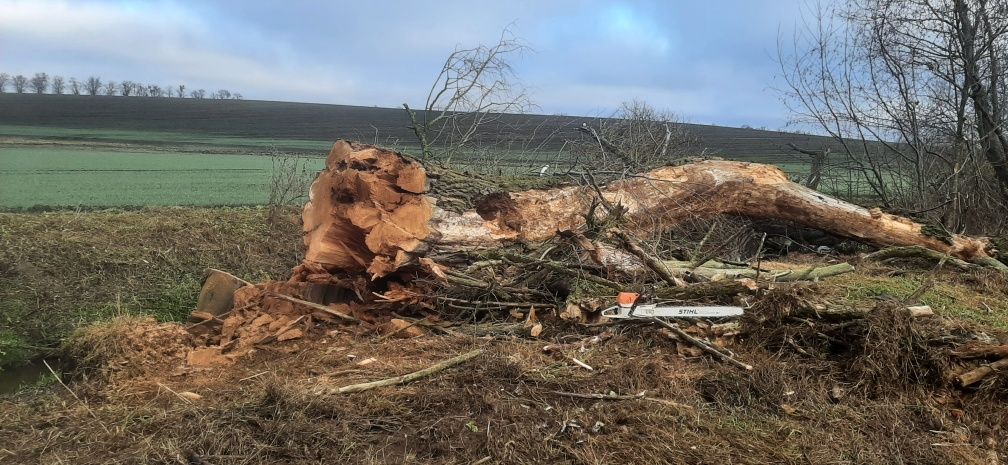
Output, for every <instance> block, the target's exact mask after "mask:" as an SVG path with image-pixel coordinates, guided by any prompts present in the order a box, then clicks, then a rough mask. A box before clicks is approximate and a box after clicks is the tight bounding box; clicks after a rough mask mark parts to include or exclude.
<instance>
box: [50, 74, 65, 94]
mask: <svg viewBox="0 0 1008 465" xmlns="http://www.w3.org/2000/svg"><path fill="white" fill-rule="evenodd" d="M64 90H66V84H65V83H64V82H63V76H53V78H52V93H54V94H56V95H63V91H64Z"/></svg>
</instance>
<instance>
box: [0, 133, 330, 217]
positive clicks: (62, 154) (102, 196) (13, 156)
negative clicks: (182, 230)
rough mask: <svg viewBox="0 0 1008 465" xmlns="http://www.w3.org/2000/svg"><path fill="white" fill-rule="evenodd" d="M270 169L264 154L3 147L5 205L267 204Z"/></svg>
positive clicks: (0, 202) (316, 165)
mask: <svg viewBox="0 0 1008 465" xmlns="http://www.w3.org/2000/svg"><path fill="white" fill-rule="evenodd" d="M324 163H325V161H324V160H323V159H321V158H317V159H311V160H310V166H309V168H310V169H311V170H313V171H317V170H319V169H321V168H322V166H323V165H324ZM271 172H272V160H271V158H270V157H267V156H259V155H222V154H190V153H166V152H140V151H105V150H88V149H83V148H82V149H64V148H51V147H16V148H0V208H7V209H17V208H29V207H34V206H48V207H102V206H167V205H261V204H264V203H266V202H267V200H268V197H269V183H270V176H271Z"/></svg>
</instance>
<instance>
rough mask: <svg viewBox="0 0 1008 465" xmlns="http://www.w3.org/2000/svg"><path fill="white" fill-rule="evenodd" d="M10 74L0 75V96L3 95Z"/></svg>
mask: <svg viewBox="0 0 1008 465" xmlns="http://www.w3.org/2000/svg"><path fill="white" fill-rule="evenodd" d="M10 78H11V77H10V74H7V73H0V94H2V93H4V91H5V90H6V87H7V83H8V82H9V81H10Z"/></svg>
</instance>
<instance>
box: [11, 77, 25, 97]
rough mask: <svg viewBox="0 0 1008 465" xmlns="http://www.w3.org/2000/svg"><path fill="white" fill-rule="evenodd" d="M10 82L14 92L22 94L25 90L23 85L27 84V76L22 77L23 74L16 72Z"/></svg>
mask: <svg viewBox="0 0 1008 465" xmlns="http://www.w3.org/2000/svg"><path fill="white" fill-rule="evenodd" d="M12 82H13V83H14V92H17V93H19V94H23V93H24V91H25V87H27V86H28V78H26V77H24V75H23V74H18V75H17V76H14V78H13V79H12Z"/></svg>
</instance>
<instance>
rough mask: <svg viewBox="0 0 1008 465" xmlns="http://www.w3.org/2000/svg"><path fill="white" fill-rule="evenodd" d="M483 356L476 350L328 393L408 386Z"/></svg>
mask: <svg viewBox="0 0 1008 465" xmlns="http://www.w3.org/2000/svg"><path fill="white" fill-rule="evenodd" d="M482 354H483V349H476V350H473V351H471V352H467V353H465V354H462V355H459V356H458V357H455V358H450V359H448V360H445V361H443V362H439V363H437V364H434V365H431V366H429V367H427V368H424V369H423V370H419V371H414V372H412V373H409V374H405V375H401V376H394V377H392V378H385V379H382V380H378V381H371V382H367V383H360V384H351V385H349V386H343V387H341V388H336V389H330V390H328V391H326V392H327V393H329V394H344V393H347V392H361V391H367V390H370V389H374V388H379V387H385V386H394V385H397V384H406V383H409V382H411V381H416V380H418V379H420V378H423V377H426V376H430V375H432V374H434V373H437V372H439V371H443V370H445V369H447V368H451V367H453V366H456V365H461V364H463V363H465V362H467V361H469V360H472V359H473V358H476V357H478V356H480V355H482Z"/></svg>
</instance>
